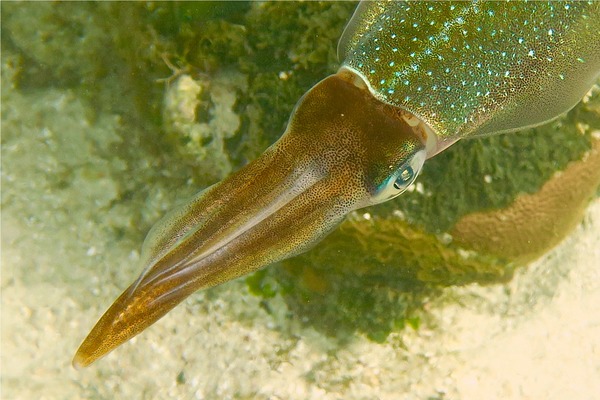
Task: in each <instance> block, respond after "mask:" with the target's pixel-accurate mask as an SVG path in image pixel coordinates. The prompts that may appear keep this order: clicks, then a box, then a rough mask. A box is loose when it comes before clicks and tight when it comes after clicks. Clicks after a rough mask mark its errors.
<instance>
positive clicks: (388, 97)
mask: <svg viewBox="0 0 600 400" xmlns="http://www.w3.org/2000/svg"><path fill="white" fill-rule="evenodd" d="M557 4H561V5H566V4H564V3H557ZM413 5H414V6H417V7H418V8H417V10H416V11H413V10H409V9H408V7H409V6H413ZM436 6H438V7H442V8H447V9H446V10H444V9H442V11H441V12H437V11H436V12H435V13H437V14H439V16H438V20H439V17H440V16H441V15H449V18H448V19H447V22H448V24H449V26H450V27H451V29H448V30H447V33H444V34H447V35H448V41H447V42H446V41H445V40H443V36H439V38H440V40H442V42H443V43H444V46H445V49H446V51H445V52H438V53H437V55H436V54H434V53H433V52H432V53H431V54H429V53H428V47H427V46H423V45H422V44H421V43H422V41H423V38H427V37H428V36H431V35H432V32H431V29H438V30H439V29H440V28H439V27H437V26H436V23H435V20H433V21H434V23H433V24H432V25H428V24H426V23H425V25H424V26H421V25H420V24H423V23H424V21H430V20H429V19H427V18H423V16H422V13H423V12H426V11H428V9H427V7H428V5H427V3H420V2H416V3H410V4H409V5H408V6H407V4H404V3H385V4H379V3H377V4H374V3H373V4H372V3H365V4H363V5H362V6H361V7H360V8H359V10H358V11H357V13H356V14H355V16H354V17H353V19H352V22H351V23H350V25H349V28H348V29H347V30H346V33H345V34H344V37H343V39H342V42H341V46H340V48H341V49H343V51H342V52H343V54H347V57H346V61H344V63H343V65H342V68H341V70H340V71H339V72H338V73H337V74H335V75H332V76H330V77H328V78H326V79H324V80H323V81H321V82H319V83H318V84H317V85H315V86H314V87H313V88H312V89H311V90H310V91H309V92H308V93H306V94H305V95H304V96H303V97H302V98H301V99H300V101H299V102H298V104H297V106H296V108H295V109H294V111H293V113H292V116H291V118H290V121H289V123H288V127H287V129H286V132H285V133H284V135H283V136H282V137H281V138H280V139H279V141H278V142H277V143H275V144H274V145H273V146H271V147H270V148H269V149H268V150H267V151H266V152H265V153H264V154H263V155H262V156H261V157H259V158H258V159H257V160H255V161H254V162H252V163H250V164H249V165H247V166H246V167H244V168H243V169H241V170H240V171H238V172H237V173H235V174H233V175H231V176H229V177H228V178H226V179H225V180H223V181H222V182H220V183H218V184H216V185H213V186H212V187H211V188H209V189H207V190H206V191H204V192H201V193H199V194H198V195H197V196H196V197H194V198H193V199H191V200H190V201H188V202H187V203H185V204H184V205H182V206H181V207H180V208H178V209H176V210H174V211H173V212H171V213H169V214H167V215H166V216H165V217H164V218H163V219H162V220H161V221H159V222H158V223H157V224H156V225H155V227H154V228H153V229H152V230H151V232H150V233H149V235H148V237H147V238H146V241H145V243H144V246H143V249H142V257H141V264H142V268H143V271H142V273H141V275H140V277H139V278H138V279H137V280H136V281H135V282H134V283H132V284H131V285H130V286H129V288H127V289H126V290H125V291H124V292H123V294H122V295H121V296H120V297H119V298H118V299H117V300H116V301H115V302H114V303H113V305H112V306H111V307H110V308H109V309H108V311H107V312H106V313H105V314H104V315H103V316H102V317H101V318H100V320H99V321H98V323H97V324H96V325H95V327H94V328H93V329H92V331H91V332H90V334H89V335H88V337H87V338H86V339H85V340H84V342H83V343H82V344H81V346H80V348H79V350H78V351H77V353H76V355H75V358H74V360H73V364H74V365H75V366H86V365H89V364H90V363H92V362H94V361H95V360H96V359H98V358H100V357H102V356H104V355H105V354H107V353H108V352H110V351H111V350H113V349H114V348H116V347H117V346H119V345H120V344H122V343H123V342H125V341H127V340H129V339H130V338H132V337H133V336H135V335H137V334H139V333H140V332H141V331H143V330H144V329H146V328H147V327H148V326H150V325H152V324H153V323H154V322H156V321H157V320H158V319H159V318H161V317H162V316H164V315H165V314H166V313H167V312H169V311H170V310H171V309H172V308H173V307H175V306H176V305H177V304H179V303H180V302H181V301H183V300H184V299H185V298H186V297H187V296H189V295H190V294H192V293H193V292H195V291H196V290H199V289H203V288H208V287H211V286H215V285H218V284H221V283H223V282H226V281H228V280H231V279H234V278H237V277H239V276H242V275H244V274H248V273H250V272H253V271H256V270H257V269H259V268H262V267H264V266H265V265H268V264H270V263H272V262H275V261H278V260H282V259H284V258H287V257H291V256H294V255H297V254H299V253H301V252H303V251H305V250H307V249H309V248H310V247H311V246H312V245H314V244H315V243H317V242H318V241H320V240H321V239H322V238H323V237H324V236H325V235H327V234H328V233H329V232H331V230H332V229H334V228H335V227H336V226H337V224H338V223H339V222H341V221H342V220H343V219H344V217H345V216H346V215H347V214H348V213H349V212H351V211H353V210H356V209H358V208H362V207H365V206H368V205H372V204H376V203H379V202H382V201H386V200H388V199H390V198H392V197H394V196H396V195H398V194H400V193H401V192H402V191H403V190H405V189H406V188H407V187H408V185H409V184H410V183H411V182H412V180H413V179H414V178H415V177H416V175H417V174H418V172H419V169H420V168H421V166H422V163H423V161H424V159H425V157H426V155H427V154H426V153H429V155H430V156H431V155H433V154H434V153H435V152H436V151H439V150H440V149H441V148H443V147H444V146H446V145H448V144H450V143H451V142H452V141H455V140H457V139H459V138H461V137H464V136H469V135H473V134H482V133H488V132H491V131H493V130H502V129H505V128H515V127H517V126H524V125H528V124H532V123H535V122H539V121H541V120H545V119H548V118H550V117H553V116H555V114H556V113H557V112H559V111H562V110H563V109H565V108H566V107H568V106H571V105H572V103H574V102H575V101H576V100H578V97H577V96H582V95H583V93H584V92H585V90H584V89H587V87H588V86H590V85H591V81H590V80H591V79H592V77H595V76H597V74H598V39H597V37H592V36H590V29H592V30H593V29H597V20H598V19H600V16H599V15H595V17H597V18H596V22H594V23H588V24H587V25H586V22H585V21H587V20H588V19H589V18H591V17H588V18H583V16H584V15H587V14H586V12H592V11H595V12H596V14H598V12H597V7H596V6H595V5H590V4H582V5H581V7H584V10H586V8H585V7H589V10H588V11H578V12H576V13H570V12H565V11H561V14H560V15H559V17H554V18H552V17H549V16H546V17H545V19H543V20H544V21H553V24H554V19H555V18H557V21H559V22H560V21H562V22H561V23H558V22H557V24H556V25H551V26H550V25H544V29H546V30H545V35H546V36H548V37H550V38H555V37H556V38H559V39H556V40H557V42H553V41H552V40H554V39H552V40H551V41H549V42H548V41H547V44H546V47H541V48H540V47H535V50H534V52H537V53H534V55H533V56H531V57H530V58H531V60H529V59H527V58H525V57H527V56H525V55H524V54H523V51H525V50H523V51H521V53H519V54H518V56H513V53H511V55H510V56H507V58H508V59H509V60H510V62H508V61H503V60H504V58H503V57H504V56H502V55H501V54H500V53H498V54H499V57H500V58H498V59H496V58H494V57H498V54H497V53H496V52H492V51H491V50H490V49H489V48H488V47H485V48H486V49H488V51H487V52H483V51H481V50H479V51H480V53H481V54H480V55H481V60H480V61H477V55H478V54H479V53H477V51H476V50H473V51H471V49H473V48H475V49H479V46H481V48H482V49H483V48H484V44H485V43H487V46H491V45H490V44H489V43H490V41H489V39H485V40H483V39H482V37H485V36H486V35H491V32H492V31H493V30H494V29H496V30H497V31H498V32H499V29H500V26H499V25H498V24H496V23H495V19H490V20H489V21H487V22H486V21H485V19H482V18H484V17H483V15H488V16H489V11H490V10H487V12H483V13H482V11H481V10H486V9H485V7H483V5H478V4H475V3H474V4H467V3H461V4H460V7H459V8H457V9H452V7H456V6H455V5H453V4H450V3H436ZM546 6H547V7H550V6H548V5H546ZM482 7H483V8H482ZM506 7H507V8H506V9H503V8H502V7H500V6H497V9H494V10H495V12H497V13H498V14H500V13H501V12H502V11H503V10H504V11H505V12H506V13H505V14H504V15H503V18H508V19H510V21H505V22H504V24H505V26H503V27H502V28H501V29H502V30H503V31H508V30H509V29H513V28H515V26H513V25H512V24H513V22H514V21H515V20H517V21H519V23H521V24H524V16H525V15H529V14H531V12H532V11H535V10H534V9H536V10H537V8H536V6H531V7H533V8H528V7H530V5H528V4H525V3H515V4H511V5H509V6H506ZM520 7H523V8H524V9H525V10H527V12H524V11H519V10H520ZM539 7H542V8H540V9H541V10H544V8H543V6H541V5H540V6H539ZM563 8H564V7H563ZM434 9H435V8H434ZM476 9H479V10H480V11H479V12H475V10H476ZM515 10H516V11H515ZM545 10H546V12H550V11H549V8H547V9H545ZM382 11H383V12H382ZM556 12H557V13H558V11H556ZM413 13H414V14H415V15H413ZM445 13H446V14H445ZM563 14H564V15H563ZM405 15H406V16H409V15H410V16H411V18H413V19H414V20H415V21H419V22H413V23H412V24H410V26H411V27H412V28H413V32H414V33H412V34H411V35H409V36H408V37H413V36H414V35H417V32H420V33H418V34H419V38H421V39H419V38H417V39H416V40H415V41H414V46H413V47H411V46H409V45H407V46H404V47H405V48H404V50H403V51H400V49H399V50H398V51H397V52H396V51H394V49H395V48H396V47H395V46H396V43H398V41H394V40H395V39H398V38H399V36H401V35H400V33H398V34H396V33H395V32H396V31H398V32H400V31H401V29H400V28H401V27H402V26H403V24H405V22H402V21H403V20H405V17H404V16H405ZM534 15H536V16H537V15H538V14H537V13H534ZM545 15H546V14H544V13H541V14H539V16H540V17H543V16H545ZM392 16H393V17H394V18H392ZM518 16H521V19H518V18H517V17H518ZM388 17H389V18H388ZM459 18H462V23H461V24H458V22H457V21H459ZM377 21H382V22H383V25H381V26H380V25H378V24H377ZM439 21H440V22H439V23H440V24H441V25H442V26H443V25H444V22H443V21H441V20H439ZM582 21H583V22H582ZM588 22H589V21H588ZM531 23H532V25H533V26H542V24H539V23H537V24H534V23H533V22H531ZM415 24H417V25H415ZM463 25H464V26H465V28H464V29H463V27H462V26H463ZM567 25H568V26H569V27H570V28H569V29H567V28H565V26H567ZM467 26H468V27H469V28H468V30H467V28H466V27H467ZM478 26H485V27H486V28H485V31H483V32H478V31H477V27H478ZM519 26H520V25H519ZM581 26H585V27H586V28H585V29H582V28H581ZM419 27H421V28H419ZM471 29H472V31H471ZM482 29H483V28H482ZM550 29H552V34H551V35H549V34H548V32H549V31H550ZM554 30H556V33H554V32H555V31H554ZM463 31H465V32H467V33H463ZM563 31H564V34H563V33H561V32H563ZM572 32H575V33H582V36H581V37H583V39H584V42H582V43H581V44H580V42H579V39H581V37H578V36H577V35H575V34H573V33H572ZM497 34H498V33H497ZM539 34H540V35H541V34H542V33H539ZM394 35H396V36H394ZM586 35H587V36H586ZM393 36H394V37H393ZM414 37H417V36H414ZM384 38H385V40H384ZM501 38H502V35H500V38H499V39H498V40H499V43H502V44H504V45H505V46H506V47H507V48H509V47H514V46H516V45H515V43H514V40H517V43H518V42H519V40H518V39H515V36H514V35H513V34H510V35H508V36H507V37H506V38H505V39H502V40H501ZM389 39H394V40H392V41H390V40H389ZM534 39H535V37H532V36H528V37H527V39H526V40H525V41H524V44H525V43H527V44H530V43H533V42H532V41H533V40H534ZM547 40H549V39H547ZM409 41H410V40H409ZM380 42H381V44H378V43H380ZM536 43H537V42H536ZM590 43H591V44H590ZM467 46H469V47H470V48H467ZM454 47H456V48H457V50H456V51H454V50H453V48H454ZM463 47H464V48H465V49H467V50H468V51H467V50H462V51H459V50H458V49H459V48H463ZM378 48H379V50H378ZM419 48H420V49H421V50H420V52H419V53H418V54H419V57H417V50H418V49H419ZM382 49H384V50H385V51H383V50H382ZM584 50H585V51H584ZM528 51H531V50H528ZM413 52H414V53H415V55H414V56H411V54H412V53H413ZM380 53H381V54H383V53H385V54H386V57H387V58H385V62H384V61H383V60H384V58H382V56H381V57H380V56H378V54H380ZM396 53H397V54H398V58H393V57H392V56H393V55H394V54H396ZM490 54H494V55H495V56H494V57H492V56H490ZM414 57H417V58H416V62H414V64H413V61H409V60H412V59H413V58H414ZM438 57H442V60H441V61H445V64H442V63H440V62H438V61H440V60H439V58H438ZM536 57H554V58H555V59H558V60H563V61H561V62H560V63H546V62H544V61H541V63H538V62H534V61H535V60H536ZM573 57H576V58H573ZM582 57H587V58H586V59H582V60H583V61H578V59H579V58H582ZM436 60H437V61H436ZM526 61H527V62H526ZM529 61H531V62H529ZM463 62H464V63H465V65H463ZM478 62H481V63H482V67H481V72H477V73H475V72H472V71H474V70H477V68H478V67H477V63H478ZM368 63H374V64H368ZM498 63H499V64H498ZM361 64H362V67H361V66H360V65H361ZM382 65H383V66H382ZM412 65H414V66H415V67H414V68H413V67H412ZM484 65H485V68H484ZM498 65H500V67H499V66H498ZM402 66H404V67H403V69H402V71H405V72H406V73H405V74H404V75H403V74H402V73H401V74H400V75H399V76H398V77H396V78H398V79H396V81H395V83H394V85H393V86H390V84H391V83H392V82H391V81H388V80H390V79H392V78H391V77H392V76H393V77H395V71H397V68H399V67H402ZM449 67H452V68H451V70H450V71H451V73H450V72H448V73H445V72H444V71H445V69H446V68H449ZM492 67H493V69H492ZM361 68H362V71H367V72H368V73H369V74H370V72H369V71H370V70H374V71H375V72H373V74H372V75H373V77H375V76H377V78H376V79H370V77H369V76H365V74H364V73H361ZM365 68H366V69H365ZM407 68H408V69H407ZM430 71H431V74H428V72H430ZM477 71H479V70H477ZM483 71H485V72H483ZM488 71H490V72H489V73H488ZM573 71H575V72H576V73H577V74H579V75H577V76H579V77H580V78H581V81H579V80H578V79H576V75H575V72H573ZM356 72H358V75H357V73H356ZM434 72H435V73H434ZM471 72H472V73H471ZM390 74H391V75H390ZM419 74H422V75H419ZM444 74H446V75H444ZM461 74H463V75H462V77H461ZM478 74H479V75H478ZM481 74H484V75H485V76H486V77H489V78H488V79H486V80H483V79H480V78H479V77H480V76H482V75H481ZM521 75H522V77H521ZM561 75H562V77H561ZM361 76H365V77H367V78H369V79H368V80H367V81H365V80H364V79H361ZM492 78H497V79H492ZM394 79H395V78H394ZM407 79H408V80H409V84H405V83H404V82H405V80H407ZM417 79H418V81H417ZM461 79H462V80H464V81H465V82H467V83H465V85H464V86H462V83H461ZM413 80H414V81H413ZM476 82H477V86H475V83H476ZM444 83H445V85H446V86H449V87H450V88H451V90H449V91H448V90H447V91H446V93H445V94H444V95H442V93H443V91H442V90H440V88H441V85H442V84H444ZM459 85H460V86H461V87H464V90H452V89H453V87H454V86H457V87H458V86H459ZM479 85H481V88H480V87H479ZM434 86H435V87H434ZM573 88H575V89H576V90H574V89H573ZM558 89H564V91H565V93H556V92H554V91H555V90H558ZM549 90H552V91H553V92H552V93H549V92H548V91H549ZM401 92H403V93H404V94H401ZM488 92H489V93H488ZM478 93H479V94H478ZM407 96H409V99H408V100H405V99H406V97H407ZM552 97H553V98H556V99H560V100H561V101H557V104H559V106H556V107H554V108H553V107H552V106H551V105H550V104H547V103H549V102H550V100H549V99H550V98H552ZM411 99H420V100H418V101H417V106H415V108H413V107H411V106H412V105H413V104H414V100H411ZM564 99H568V101H564ZM403 101H406V104H404V103H402V102H403ZM438 102H439V104H438ZM421 103H423V105H421ZM531 106H534V108H531ZM537 108H543V110H539V113H538V114H539V115H538V117H527V118H526V116H527V115H529V114H526V113H524V112H523V110H524V109H527V110H528V112H529V113H530V112H532V110H536V109H537ZM407 110H408V111H410V112H407ZM413 114H417V116H418V117H420V118H422V119H423V120H425V122H426V123H427V124H429V126H430V127H431V128H433V129H434V130H435V131H436V132H435V134H433V133H432V132H431V130H430V129H429V128H428V127H427V126H426V124H425V123H423V122H422V121H421V120H420V119H419V118H417V117H415V115H413ZM501 128H502V129H501ZM436 135H439V136H440V137H441V138H442V141H441V145H440V143H435V142H434V144H433V145H431V143H432V141H431V139H432V137H433V139H435V136H436ZM428 146H429V147H430V148H427V147H428ZM432 146H433V148H431V147H432Z"/></svg>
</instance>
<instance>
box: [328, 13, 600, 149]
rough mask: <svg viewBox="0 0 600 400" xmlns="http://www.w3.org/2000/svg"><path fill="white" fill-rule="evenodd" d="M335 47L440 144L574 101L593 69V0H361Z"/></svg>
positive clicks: (597, 53)
mask: <svg viewBox="0 0 600 400" xmlns="http://www.w3.org/2000/svg"><path fill="white" fill-rule="evenodd" d="M338 56H339V58H340V60H343V64H342V65H343V67H345V68H348V69H350V70H352V71H354V72H356V73H358V74H359V75H360V76H362V77H363V79H364V80H365V81H367V82H369V87H370V90H371V92H372V93H373V95H374V96H375V97H376V98H378V99H379V100H381V101H384V102H386V103H389V104H392V105H395V106H399V107H402V108H404V109H406V110H408V111H410V112H412V113H414V114H415V115H417V116H419V117H420V118H421V119H423V120H424V121H425V122H427V124H429V126H431V127H432V128H433V129H434V131H435V132H436V133H437V135H438V137H439V139H440V140H441V142H442V143H440V145H439V148H438V149H436V152H438V151H440V150H442V149H443V148H445V147H446V146H447V145H449V144H451V143H452V142H454V141H456V140H457V139H460V138H464V137H467V136H473V135H483V134H489V133H494V132H502V131H508V130H514V129H517V128H523V127H527V126H532V125H536V124H540V123H542V122H545V121H547V120H549V119H552V118H554V117H556V116H557V115H558V114H560V113H562V112H565V111H567V110H568V109H570V108H572V107H573V106H574V105H575V104H576V103H577V102H578V101H579V100H580V99H581V98H582V97H583V95H584V94H585V93H586V91H587V90H589V88H590V87H591V86H592V84H593V83H594V82H595V80H596V79H597V78H598V75H599V71H600V2H598V1H591V2H568V3H567V2H542V1H532V2H529V3H527V2H523V1H515V2H500V1H490V2H472V3H470V2H445V1H443V2H437V3H433V2H421V1H412V2H396V1H392V2H364V3H361V4H360V6H359V7H358V9H357V10H356V12H355V14H354V16H353V18H352V20H351V21H350V23H349V24H348V26H347V28H346V30H345V32H344V34H343V36H342V39H341V40H340V44H339V47H338Z"/></svg>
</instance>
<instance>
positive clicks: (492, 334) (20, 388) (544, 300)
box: [2, 201, 600, 400]
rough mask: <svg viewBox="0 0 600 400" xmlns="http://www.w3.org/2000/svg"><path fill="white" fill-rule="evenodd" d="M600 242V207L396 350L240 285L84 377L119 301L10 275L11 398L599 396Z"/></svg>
mask: <svg viewBox="0 0 600 400" xmlns="http://www.w3.org/2000/svg"><path fill="white" fill-rule="evenodd" d="M5 212H6V210H5ZM12 223H14V222H12ZM9 224H10V223H9ZM18 229H19V228H18V227H14V226H10V225H9V226H3V232H2V233H3V238H2V240H3V254H2V263H3V270H4V266H7V265H10V266H12V268H18V265H20V264H24V263H26V261H27V258H28V257H29V256H30V255H29V254H28V253H27V251H26V248H27V246H26V243H23V242H21V243H19V244H17V245H16V246H15V245H14V244H15V242H14V240H15V237H14V233H15V232H16V231H17V230H18ZM25 240H26V239H25ZM599 243H600V202H598V201H596V202H595V204H593V205H592V206H591V207H590V208H589V210H588V213H587V215H586V218H585V221H584V223H583V224H582V225H581V226H580V227H579V228H578V229H577V230H576V232H574V234H572V235H571V236H570V237H569V238H568V239H567V240H565V241H564V242H563V243H562V244H561V245H560V246H559V247H558V248H556V249H555V250H554V251H552V252H551V253H549V254H547V255H546V256H545V257H544V258H543V259H542V260H539V261H538V262H536V263H534V264H533V265H531V266H530V267H529V268H528V269H527V270H522V271H521V272H520V273H518V274H517V276H516V277H515V279H514V280H513V281H512V282H511V283H509V284H507V285H504V286H492V287H479V286H477V285H472V286H467V287H462V288H452V289H448V290H447V292H446V293H445V294H444V296H442V298H441V299H437V300H436V301H435V302H434V303H432V304H430V305H429V307H428V308H429V313H430V315H429V318H428V319H427V320H428V322H427V323H426V324H425V325H424V326H422V327H421V329H419V330H418V331H412V330H407V331H405V332H402V333H398V334H393V335H391V336H390V338H389V339H388V340H387V342H386V343H384V344H376V343H372V342H369V341H367V340H366V339H364V338H360V337H359V338H356V340H354V341H353V343H351V344H350V345H347V346H344V347H338V346H337V345H336V343H335V342H334V341H332V340H330V339H328V338H326V337H323V336H321V335H320V334H319V333H317V332H315V331H313V330H311V329H304V328H301V327H299V326H298V325H297V324H296V323H295V322H294V321H293V319H289V318H285V317H279V316H278V315H276V314H275V315H269V314H267V313H265V312H264V311H263V309H262V308H260V306H259V304H258V303H259V300H258V299H257V298H255V297H253V296H250V295H248V294H247V292H246V289H245V286H244V284H243V283H241V282H232V283H230V284H227V285H224V286H223V287H222V288H220V289H218V290H215V291H212V292H211V293H210V295H207V294H204V293H200V294H198V295H196V296H192V298H191V299H189V300H188V301H186V302H185V305H184V306H181V307H178V308H177V309H176V310H175V311H173V312H172V313H170V314H169V315H168V316H167V317H166V318H164V319H163V320H162V321H161V322H160V323H158V324H157V325H156V326H155V327H153V328H152V329H149V330H148V331H147V332H145V333H144V334H142V335H141V336H139V337H138V338H136V339H134V340H133V341H132V343H131V344H127V345H125V346H123V347H122V348H120V349H118V350H117V351H115V352H113V353H112V354H111V355H109V356H108V357H106V358H105V359H103V360H101V361H100V362H98V363H97V364H95V365H93V366H92V367H90V368H88V369H85V370H82V371H76V370H74V369H73V368H72V367H71V366H70V359H71V357H72V355H73V353H74V351H75V349H76V347H77V345H78V344H79V341H80V340H81V339H82V338H83V335H84V334H85V333H86V332H87V330H88V329H89V328H90V327H91V325H92V323H93V322H94V320H95V318H97V317H98V316H99V315H100V313H101V312H102V309H103V307H106V306H107V305H108V304H109V302H110V301H111V298H109V297H111V296H102V297H99V296H96V297H92V299H91V300H90V299H87V300H86V302H85V305H84V304H82V302H81V300H80V299H77V298H74V297H73V296H72V295H71V296H70V295H69V291H68V290H66V289H65V288H62V287H60V285H59V284H58V283H57V282H47V283H36V284H24V283H23V281H22V280H21V279H19V278H18V277H16V276H13V275H12V274H11V272H10V271H11V269H10V268H9V269H8V270H7V271H6V270H4V272H3V275H2V398H3V399H34V398H35V399H66V398H69V399H88V398H97V399H108V398H122V399H138V398H140V399H141V398H143V399H167V398H179V399H194V398H197V399H234V398H248V399H249V398H256V399H311V398H315V399H340V398H344V399H490V400H491V399H521V400H522V399H547V400H551V399H556V400H559V399H560V400H562V399H581V400H592V399H598V398H600V266H599V261H598V260H600V246H598V244H599ZM115 256H116V254H115ZM39 267H40V268H41V267H43V266H39ZM47 267H48V268H50V267H51V266H47ZM114 294H115V295H116V294H117V293H114ZM90 296H92V295H90ZM453 299H454V301H452V300H453ZM437 303H439V304H437ZM280 307H281V308H284V307H285V306H284V305H283V304H280Z"/></svg>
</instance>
